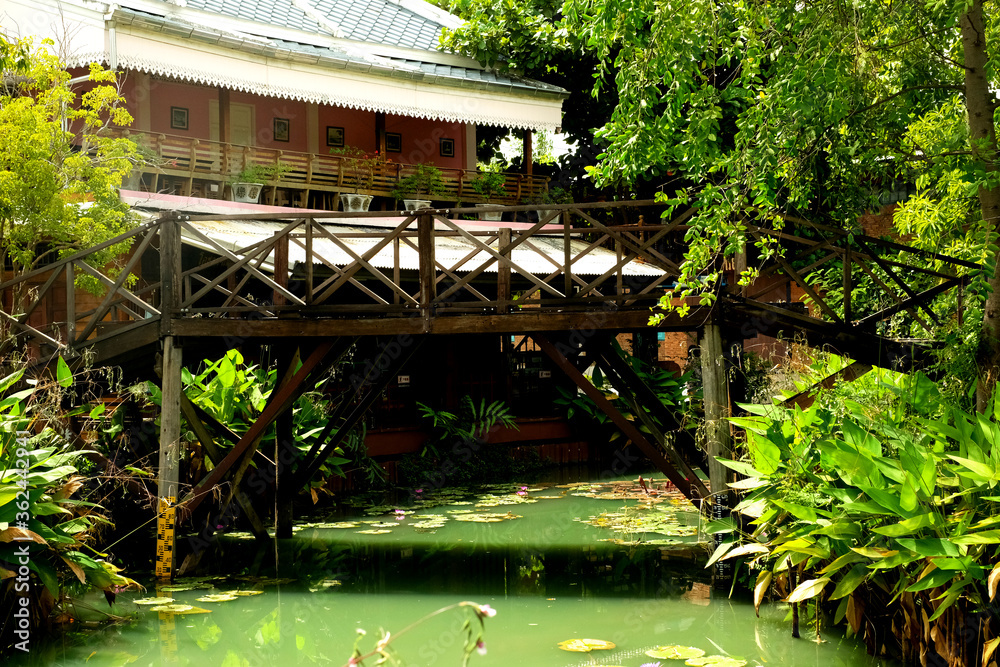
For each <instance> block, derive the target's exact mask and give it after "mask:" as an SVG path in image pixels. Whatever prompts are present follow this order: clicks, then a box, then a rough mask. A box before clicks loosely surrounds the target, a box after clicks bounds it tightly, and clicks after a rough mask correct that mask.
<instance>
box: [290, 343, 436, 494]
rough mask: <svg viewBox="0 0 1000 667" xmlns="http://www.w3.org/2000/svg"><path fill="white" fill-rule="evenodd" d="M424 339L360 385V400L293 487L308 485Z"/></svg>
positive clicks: (303, 466)
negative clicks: (371, 379) (367, 381)
mask: <svg viewBox="0 0 1000 667" xmlns="http://www.w3.org/2000/svg"><path fill="white" fill-rule="evenodd" d="M424 340H425V337H419V338H417V339H416V340H415V341H414V343H413V344H412V345H410V346H409V348H407V349H406V350H405V351H404V352H403V354H400V355H399V356H398V357H396V358H395V359H391V360H390V365H389V367H388V368H386V369H385V370H383V371H382V372H381V373H379V374H378V375H377V376H376V377H375V378H374V381H373V382H372V383H371V384H368V385H362V387H363V390H362V392H361V396H360V399H359V400H358V401H357V403H354V405H353V408H352V409H351V411H350V413H348V414H347V416H346V417H345V418H344V420H343V422H342V423H340V424H339V425H338V427H337V432H336V433H335V434H334V435H333V437H332V438H330V439H329V440H328V441H327V442H326V444H325V445H324V446H323V448H322V449H321V450H320V451H319V453H318V454H317V455H316V456H315V457H313V458H312V459H309V460H306V461H303V462H302V464H301V466H300V469H301V471H302V472H301V473H300V474H299V475H298V476H297V477H296V479H295V481H294V485H295V487H296V488H301V487H303V486H305V485H306V484H308V483H309V482H310V481H311V480H312V478H313V477H314V476H315V475H316V473H317V472H319V469H320V466H322V465H323V462H324V461H326V460H327V459H328V458H330V456H331V455H333V454H334V453H335V451H336V449H337V447H339V446H340V443H342V442H343V441H344V438H346V437H347V435H348V433H350V431H351V429H353V428H354V427H355V426H357V425H358V423H359V422H360V421H361V419H362V418H363V417H364V416H365V413H366V412H368V409H369V408H371V406H372V404H373V403H374V402H375V401H376V400H377V399H378V397H379V396H381V395H382V392H383V391H384V390H385V388H386V387H388V386H389V384H390V383H391V382H392V381H394V380H395V379H396V376H397V375H398V374H399V371H400V370H401V369H402V368H403V366H405V365H406V362H407V361H409V360H410V358H411V357H413V355H414V354H415V353H416V352H417V350H419V349H420V347H421V346H422V345H423V344H424Z"/></svg>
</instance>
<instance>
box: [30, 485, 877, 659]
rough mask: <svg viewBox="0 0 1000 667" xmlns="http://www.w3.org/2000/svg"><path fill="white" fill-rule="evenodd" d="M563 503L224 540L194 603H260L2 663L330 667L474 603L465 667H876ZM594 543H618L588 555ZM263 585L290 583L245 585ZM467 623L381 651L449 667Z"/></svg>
mask: <svg viewBox="0 0 1000 667" xmlns="http://www.w3.org/2000/svg"><path fill="white" fill-rule="evenodd" d="M567 491H568V492H567V493H564V494H563V495H562V497H561V498H558V499H546V500H544V501H542V502H537V503H522V504H516V505H512V506H506V505H502V506H499V507H495V508H489V509H486V510H482V509H480V510H479V511H490V512H507V511H508V510H509V511H510V512H511V513H512V514H516V515H518V516H521V517H522V518H519V519H516V520H508V521H502V522H496V523H475V522H460V521H445V522H443V525H442V526H441V527H440V528H438V529H435V530H433V531H425V532H418V531H417V530H416V529H414V528H413V527H412V526H413V524H415V523H418V522H420V521H421V518H420V515H421V514H428V513H435V514H446V513H447V511H448V510H459V511H468V510H470V509H475V507H474V505H473V506H469V505H461V504H454V505H447V506H438V507H413V508H407V510H406V511H409V510H410V509H413V510H414V513H412V514H409V515H405V517H404V519H402V520H399V521H398V527H397V528H393V529H391V532H390V533H387V534H378V535H370V534H359V533H357V532H355V529H354V528H323V527H318V526H317V525H315V524H314V525H309V526H306V527H304V528H303V529H302V530H300V531H299V532H298V533H297V535H296V537H295V539H293V540H287V541H282V542H280V543H279V544H278V546H277V550H275V549H274V548H273V547H272V548H269V549H265V550H263V551H257V550H255V549H254V548H252V544H253V543H252V542H247V541H244V540H241V539H239V538H238V536H237V537H235V538H234V537H232V536H230V537H229V538H227V540H224V542H223V545H222V548H221V550H220V551H219V553H218V555H217V557H216V558H215V559H214V560H213V561H212V563H214V565H215V566H216V568H217V570H219V571H224V572H227V573H230V574H233V575H235V574H238V575H241V576H242V577H243V578H242V579H237V578H234V577H230V578H228V579H226V580H225V581H222V580H219V581H216V582H212V583H214V585H215V587H216V589H217V590H213V591H210V592H213V593H215V592H220V591H225V590H229V589H233V588H238V587H251V588H252V587H257V588H262V589H263V590H264V593H263V594H262V595H258V596H254V597H241V598H238V599H236V600H233V601H230V602H223V603H211V602H204V603H203V602H198V601H197V598H198V597H201V596H203V595H204V593H205V592H206V591H205V590H188V591H167V592H164V594H165V595H168V596H170V597H174V598H175V599H176V601H177V602H178V603H181V604H191V605H195V606H201V607H205V608H210V609H211V610H212V612H211V613H209V614H200V615H174V614H158V613H156V612H152V611H150V610H149V609H148V608H146V609H138V608H137V607H135V605H133V604H131V603H128V602H122V603H120V604H118V605H116V607H117V608H118V609H117V611H118V612H120V613H127V612H130V611H136V610H137V621H136V622H135V623H134V624H133V625H131V626H128V627H116V628H109V629H107V630H105V631H102V632H100V633H96V634H90V635H88V636H86V638H85V639H84V640H83V641H82V642H81V643H76V641H75V639H76V638H75V637H73V636H67V637H65V638H63V639H62V640H61V641H59V642H56V643H54V644H51V645H49V646H46V647H38V648H37V650H35V651H34V652H33V653H32V654H31V655H30V656H28V657H27V659H26V660H21V661H20V662H14V663H12V664H19V665H67V666H68V665H73V666H76V665H80V666H82V665H87V666H88V667H92V666H93V665H115V666H118V665H126V664H141V665H191V664H197V665H223V666H224V667H250V666H253V665H293V664H294V665H298V664H317V665H343V664H345V663H346V662H347V660H348V659H349V658H350V657H351V654H352V647H353V646H354V645H355V641H357V640H358V639H359V634H358V630H359V629H363V630H365V631H367V635H365V636H364V637H361V638H360V641H361V648H362V650H364V651H367V650H370V649H371V648H372V647H373V646H374V645H375V643H376V642H377V641H378V639H379V638H380V637H381V636H382V632H381V631H382V630H386V631H390V632H398V631H399V630H400V629H402V628H404V627H406V626H408V625H409V624H410V623H412V622H413V621H414V620H415V619H418V618H421V617H422V616H424V615H425V614H427V613H428V612H431V611H433V610H435V609H438V608H441V607H445V606H447V605H450V604H454V603H456V602H458V601H460V600H473V601H476V602H478V603H488V604H490V605H491V606H492V607H493V608H495V609H496V610H497V612H498V614H497V616H496V617H495V618H490V619H488V620H487V623H486V636H485V641H486V648H487V654H486V655H484V656H479V655H473V656H472V660H471V661H470V664H472V665H480V666H481V667H491V666H496V667H499V666H501V665H503V666H504V667H508V666H509V665H511V664H514V665H517V666H518V667H562V666H571V665H580V666H582V665H590V666H593V665H597V664H606V665H623V666H626V667H639V665H642V664H644V663H651V662H656V660H655V659H653V658H649V657H648V656H646V654H645V651H647V650H649V649H651V648H653V647H655V646H662V645H670V644H683V645H690V646H697V647H699V648H701V649H703V650H705V651H706V652H707V653H708V654H722V655H732V656H739V657H742V658H746V659H747V660H748V661H749V664H751V665H796V666H799V665H802V666H815V667H831V666H833V667H861V666H866V667H867V666H873V665H886V664H889V663H884V662H880V661H878V660H875V659H872V658H869V657H867V656H866V655H865V653H864V650H863V647H861V646H860V645H858V644H857V643H855V642H854V641H844V640H839V639H832V638H827V641H826V642H824V643H817V642H813V641H810V640H808V639H801V640H793V639H791V638H790V636H789V626H788V624H787V623H786V622H784V620H783V617H784V610H783V609H781V608H779V607H778V606H771V607H767V608H765V609H763V610H762V614H761V617H760V618H759V619H758V618H756V617H755V615H754V613H753V608H752V606H751V605H749V604H746V603H743V602H739V601H730V600H728V599H725V598H721V599H720V598H719V597H718V596H714V595H713V593H712V591H711V589H710V587H709V585H708V584H709V578H708V573H707V571H706V570H705V569H704V568H703V567H702V565H701V563H703V562H704V559H705V548H704V547H703V546H699V545H698V543H697V538H696V537H678V538H676V540H672V541H676V542H678V543H676V544H659V545H648V544H647V545H636V544H633V543H632V542H634V541H635V539H632V538H636V537H639V538H642V539H653V538H651V537H650V534H646V535H636V534H634V531H633V534H631V535H627V536H626V537H629V539H626V540H622V539H621V538H620V537H618V538H616V537H615V535H616V533H615V530H613V529H609V528H602V527H600V526H595V525H591V524H588V523H583V522H581V521H578V520H577V519H580V518H584V519H585V518H587V517H591V516H599V515H600V514H601V513H602V512H617V511H620V510H621V507H622V505H623V502H622V500H621V499H620V498H618V497H611V498H596V497H581V496H574V495H572V492H571V490H567ZM533 493H535V494H536V495H552V494H551V492H550V491H546V490H541V491H534V492H533ZM457 502H458V503H464V502H468V501H464V500H458V501H457ZM634 504H635V503H632V505H634ZM626 505H627V503H626ZM395 509H398V508H391V507H390V508H389V509H388V510H387V511H386V512H384V513H381V514H379V515H365V514H364V512H363V511H360V510H359V511H358V512H357V513H356V514H354V515H351V516H346V515H345V516H338V517H331V521H333V520H336V521H343V520H345V519H358V520H369V521H370V520H381V521H383V522H384V521H385V520H386V517H385V516H384V514H388V516H390V517H391V516H392V515H393V514H395V513H396V512H395ZM630 511H631V510H630ZM650 511H652V512H656V511H659V510H656V509H655V508H654V509H650ZM366 516H375V519H371V518H368V519H365V518H364V517H366ZM654 518H655V517H654ZM389 520H393V519H391V518H390V519H389ZM677 523H678V525H696V524H697V516H696V515H693V514H692V515H691V516H681V517H680V518H679V519H678V521H677ZM657 525H662V522H660V524H657ZM357 529H358V530H363V529H365V527H362V526H359V527H357ZM609 536H610V537H611V538H612V539H619V540H620V541H624V542H625V544H621V543H615V542H609V541H598V540H602V539H607V538H608V537H609ZM660 537H663V536H662V535H661V536H660ZM279 573H280V576H282V577H290V578H294V582H293V583H284V584H281V583H275V581H274V579H273V578H272V579H270V580H265V581H261V580H259V579H255V575H267V576H270V577H275V576H278V574H279ZM151 593H152V591H149V592H147V594H151ZM95 604H96V603H95ZM467 618H468V616H467V614H466V613H463V612H462V611H460V610H454V611H452V612H448V613H445V614H442V615H440V616H437V617H435V618H433V619H431V620H429V621H428V622H427V623H426V624H423V625H421V626H420V627H418V628H416V629H415V630H414V631H413V632H411V633H409V634H407V635H405V636H403V637H400V638H399V640H398V642H393V644H392V646H393V649H394V650H395V651H396V654H397V656H398V658H399V660H400V661H401V663H402V664H407V665H422V666H424V667H432V666H434V665H457V664H460V661H461V655H462V647H463V646H464V645H465V642H466V634H465V631H464V630H463V624H464V623H465V621H466V620H467ZM804 634H807V633H804ZM574 638H595V639H602V640H607V641H610V642H613V643H614V644H615V645H616V646H615V648H614V649H610V650H606V651H594V652H593V653H589V654H578V653H567V652H564V651H561V650H559V648H557V644H558V643H559V642H561V641H564V640H567V639H574ZM369 664H374V660H370V661H369ZM665 664H678V665H680V664H682V663H681V662H676V663H671V662H665Z"/></svg>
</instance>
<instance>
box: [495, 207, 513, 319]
mask: <svg viewBox="0 0 1000 667" xmlns="http://www.w3.org/2000/svg"><path fill="white" fill-rule="evenodd" d="M499 232H500V236H499V238H498V239H497V249H498V250H499V251H500V254H501V255H502V256H503V257H504V259H502V260H500V263H499V264H498V265H497V313H499V314H500V315H505V314H507V313H509V312H510V302H511V299H510V297H511V293H510V262H509V261H508V259H507V258H509V257H510V252H509V251H507V250H506V248H507V246H509V245H510V227H501V228H500V230H499Z"/></svg>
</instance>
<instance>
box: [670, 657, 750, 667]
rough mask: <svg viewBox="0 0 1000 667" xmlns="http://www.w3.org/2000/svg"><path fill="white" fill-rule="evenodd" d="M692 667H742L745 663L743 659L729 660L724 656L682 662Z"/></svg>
mask: <svg viewBox="0 0 1000 667" xmlns="http://www.w3.org/2000/svg"><path fill="white" fill-rule="evenodd" d="M684 664H685V665H692V667H743V666H744V665H746V664H747V661H746V660H744V659H743V658H730V657H729V656H726V655H706V656H704V657H702V658H691V659H689V660H686V661H685V662H684Z"/></svg>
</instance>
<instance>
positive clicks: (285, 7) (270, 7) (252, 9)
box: [187, 0, 320, 32]
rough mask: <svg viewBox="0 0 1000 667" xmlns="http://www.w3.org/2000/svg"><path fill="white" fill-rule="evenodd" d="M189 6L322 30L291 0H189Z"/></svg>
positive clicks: (269, 22)
mask: <svg viewBox="0 0 1000 667" xmlns="http://www.w3.org/2000/svg"><path fill="white" fill-rule="evenodd" d="M187 6H188V7H193V8H195V9H201V10H203V11H206V12H213V13H215V14H225V15H228V16H233V17H236V18H241V19H245V20H248V21H257V22H259V23H268V24H271V25H277V26H282V27H285V28H294V29H295V30H304V31H306V32H319V31H320V27H319V24H318V23H316V21H314V20H313V19H311V18H309V17H308V16H306V14H305V12H303V11H302V10H301V9H299V8H298V7H296V6H294V5H293V4H292V2H291V0H270V1H266V0H188V2H187Z"/></svg>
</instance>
